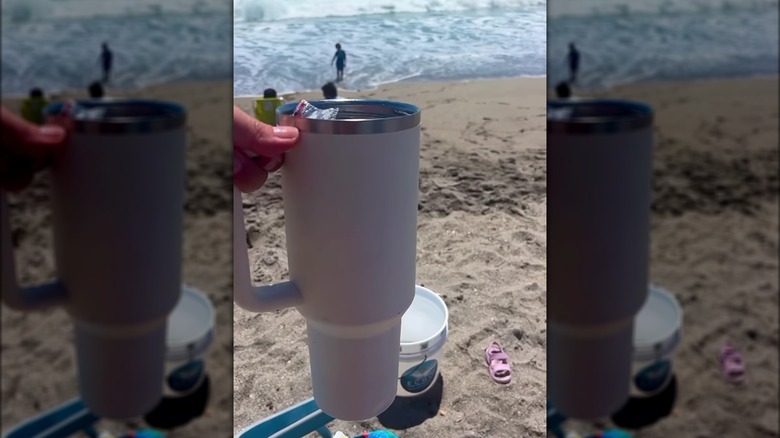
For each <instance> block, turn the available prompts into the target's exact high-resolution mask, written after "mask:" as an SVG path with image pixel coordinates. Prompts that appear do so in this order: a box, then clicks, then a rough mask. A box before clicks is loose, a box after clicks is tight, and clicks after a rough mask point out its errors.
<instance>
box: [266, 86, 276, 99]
mask: <svg viewBox="0 0 780 438" xmlns="http://www.w3.org/2000/svg"><path fill="white" fill-rule="evenodd" d="M274 97H276V90H274V89H273V88H266V89H265V90H263V99H273V98H274Z"/></svg>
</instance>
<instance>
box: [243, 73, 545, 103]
mask: <svg viewBox="0 0 780 438" xmlns="http://www.w3.org/2000/svg"><path fill="white" fill-rule="evenodd" d="M543 78H547V75H546V74H544V75H524V76H495V77H481V78H470V79H455V80H447V79H434V80H420V81H418V80H414V79H413V78H405V79H400V80H397V81H391V82H385V83H381V84H376V85H372V86H370V87H365V88H358V89H354V90H353V89H348V88H338V84H336V87H337V88H338V90H339V92H340V93H341V92H344V93H366V92H373V91H377V90H379V89H382V88H383V87H387V86H392V85H411V84H431V85H444V84H461V83H464V84H465V83H470V82H481V81H502V80H523V79H543ZM334 83H335V82H334ZM322 85H325V84H322ZM319 92H320V89H319V88H313V89H307V90H300V91H283V92H279V91H277V95H278V96H282V97H284V96H292V95H296V94H309V93H319ZM258 96H259V94H246V95H244V94H242V95H234V96H233V99H249V98H254V97H258Z"/></svg>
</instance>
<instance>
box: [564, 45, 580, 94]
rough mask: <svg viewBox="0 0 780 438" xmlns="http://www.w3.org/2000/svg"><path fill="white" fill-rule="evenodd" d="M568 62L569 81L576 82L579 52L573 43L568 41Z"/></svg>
mask: <svg viewBox="0 0 780 438" xmlns="http://www.w3.org/2000/svg"><path fill="white" fill-rule="evenodd" d="M566 60H567V61H568V63H569V83H571V84H575V83H577V71H578V70H579V69H580V52H579V51H578V50H577V47H575V46H574V43H569V54H568V56H566Z"/></svg>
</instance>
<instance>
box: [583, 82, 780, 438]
mask: <svg viewBox="0 0 780 438" xmlns="http://www.w3.org/2000/svg"><path fill="white" fill-rule="evenodd" d="M599 95H605V96H609V97H615V98H625V99H632V100H638V101H642V102H646V103H649V104H651V105H652V106H653V107H654V108H655V111H656V114H657V118H656V122H655V127H656V129H655V160H654V182H653V190H654V193H653V197H654V198H653V206H652V211H653V215H652V229H651V264H650V274H651V280H652V282H653V283H655V284H657V285H660V286H662V287H664V288H666V289H667V290H669V291H670V292H672V293H673V294H674V295H675V296H676V298H677V300H678V301H679V302H680V304H681V306H682V308H683V312H684V317H683V339H682V342H681V344H680V345H679V347H678V349H677V355H676V357H675V363H674V366H675V369H676V374H677V379H678V398H677V403H676V406H675V408H674V411H673V413H672V415H671V416H669V417H667V418H666V419H664V420H662V421H661V422H658V423H656V424H655V425H653V426H651V427H648V428H646V429H644V430H641V431H639V432H638V433H637V434H636V435H635V436H636V437H638V438H661V437H667V436H679V437H711V436H723V437H777V436H780V433H779V432H778V354H777V349H778V276H777V273H778V233H777V230H778V102H777V95H778V82H777V78H751V79H729V80H710V81H696V82H672V83H653V84H640V85H631V86H626V87H621V88H618V89H614V90H610V91H608V92H605V93H601V94H599ZM727 340H728V341H731V342H733V343H734V344H735V345H736V346H737V347H738V348H739V349H740V350H741V351H742V353H743V356H744V360H745V363H746V369H747V379H748V380H747V383H746V384H745V385H743V386H741V387H736V386H733V385H731V384H729V383H727V382H726V381H724V379H722V378H721V375H720V372H719V366H718V351H719V349H720V347H721V345H722V344H723V343H724V342H725V341H727ZM579 427H581V428H580V429H577V430H579V431H580V432H585V431H586V428H585V426H579Z"/></svg>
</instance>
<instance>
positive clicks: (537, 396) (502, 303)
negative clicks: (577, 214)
mask: <svg viewBox="0 0 780 438" xmlns="http://www.w3.org/2000/svg"><path fill="white" fill-rule="evenodd" d="M320 96H321V95H320V93H304V94H297V95H291V96H286V97H285V98H286V99H287V100H289V101H294V100H296V99H300V98H306V99H318V98H320ZM341 97H346V98H350V97H361V98H382V99H391V100H397V101H404V102H409V103H412V104H415V105H417V106H419V107H420V108H421V109H422V141H421V155H420V192H419V197H420V198H419V203H420V208H419V214H418V219H417V221H418V232H417V283H418V284H421V285H424V286H425V287H427V288H430V289H432V290H433V291H435V292H437V293H439V294H441V296H442V298H443V299H444V301H445V302H446V303H447V306H448V309H449V330H450V331H449V337H448V339H447V342H446V344H445V346H444V350H443V353H442V358H441V368H440V369H441V380H440V381H439V382H437V383H435V384H434V385H435V386H434V387H433V388H432V389H431V390H430V391H429V392H428V393H426V394H424V395H422V396H419V397H416V398H409V399H403V398H398V399H396V402H395V403H394V404H393V405H392V406H391V407H390V409H388V410H387V411H386V412H385V413H383V414H382V415H380V416H379V417H378V418H376V419H372V420H370V421H366V422H359V423H349V422H343V421H338V420H337V421H335V422H333V423H331V427H330V429H331V430H332V431H334V432H335V431H337V430H340V431H342V432H344V433H346V434H347V435H350V436H352V435H356V434H359V433H363V432H366V431H370V430H374V429H390V430H394V431H396V432H397V433H398V434H399V436H403V437H404V438H415V437H418V438H420V437H482V436H491V437H499V438H500V437H506V438H514V437H518V436H523V437H543V436H545V435H546V432H545V416H544V411H545V400H546V369H547V364H546V347H545V345H546V334H545V324H546V310H545V309H546V280H545V275H546V264H545V253H546V220H545V215H546V194H545V186H546V151H545V141H546V137H545V135H546V134H545V131H546V118H545V111H546V110H545V99H546V98H545V79H544V78H538V79H535V78H517V79H495V80H475V81H470V82H422V83H401V84H393V85H386V86H380V87H378V88H377V89H372V90H369V91H356V92H342V93H341ZM236 102H237V104H238V105H239V106H240V107H241V108H242V109H243V110H244V111H247V112H248V113H250V114H253V111H252V106H251V105H252V104H251V102H252V100H251V99H246V98H238V99H236ZM281 196H282V193H281V190H280V184H279V175H272V176H271V178H270V179H269V180H268V182H267V183H266V185H265V186H264V187H263V188H262V189H261V190H259V191H258V192H255V193H252V194H249V195H244V214H245V222H246V229H247V234H248V239H249V241H250V243H251V248H250V249H249V252H250V263H251V266H252V270H253V280H254V282H255V283H268V282H276V281H282V280H285V279H286V275H287V266H286V260H287V257H286V252H285V240H284V217H283V210H282V202H281V201H282V198H281ZM234 336H235V346H234V372H235V375H234V376H235V380H234V384H233V389H234V392H235V401H234V418H233V424H234V431H235V432H239V431H241V430H243V429H244V428H246V427H247V426H249V425H250V424H252V423H254V422H255V421H258V420H261V419H263V418H264V417H267V416H269V415H271V414H273V413H275V412H278V411H280V410H282V409H284V408H286V407H289V406H291V405H294V404H296V403H298V402H302V401H304V400H306V399H308V398H310V397H311V396H312V390H311V383H310V370H309V359H308V350H307V346H306V335H305V322H304V319H303V317H301V316H300V315H299V314H298V313H297V312H296V311H295V310H293V309H286V310H282V311H278V312H275V313H267V314H252V313H250V312H247V311H245V310H243V309H241V308H238V307H236V309H235V311H234ZM492 340H498V341H500V342H501V343H502V345H503V346H504V348H505V349H506V351H507V353H508V354H509V356H510V358H511V361H512V371H513V378H512V382H511V383H510V384H508V385H500V384H497V383H495V382H493V381H492V380H491V379H490V376H489V374H488V367H487V366H486V364H485V358H484V349H485V348H486V347H487V346H488V344H489V343H490V342H491V341H492ZM310 436H312V437H313V436H317V435H315V434H312V435H310Z"/></svg>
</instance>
